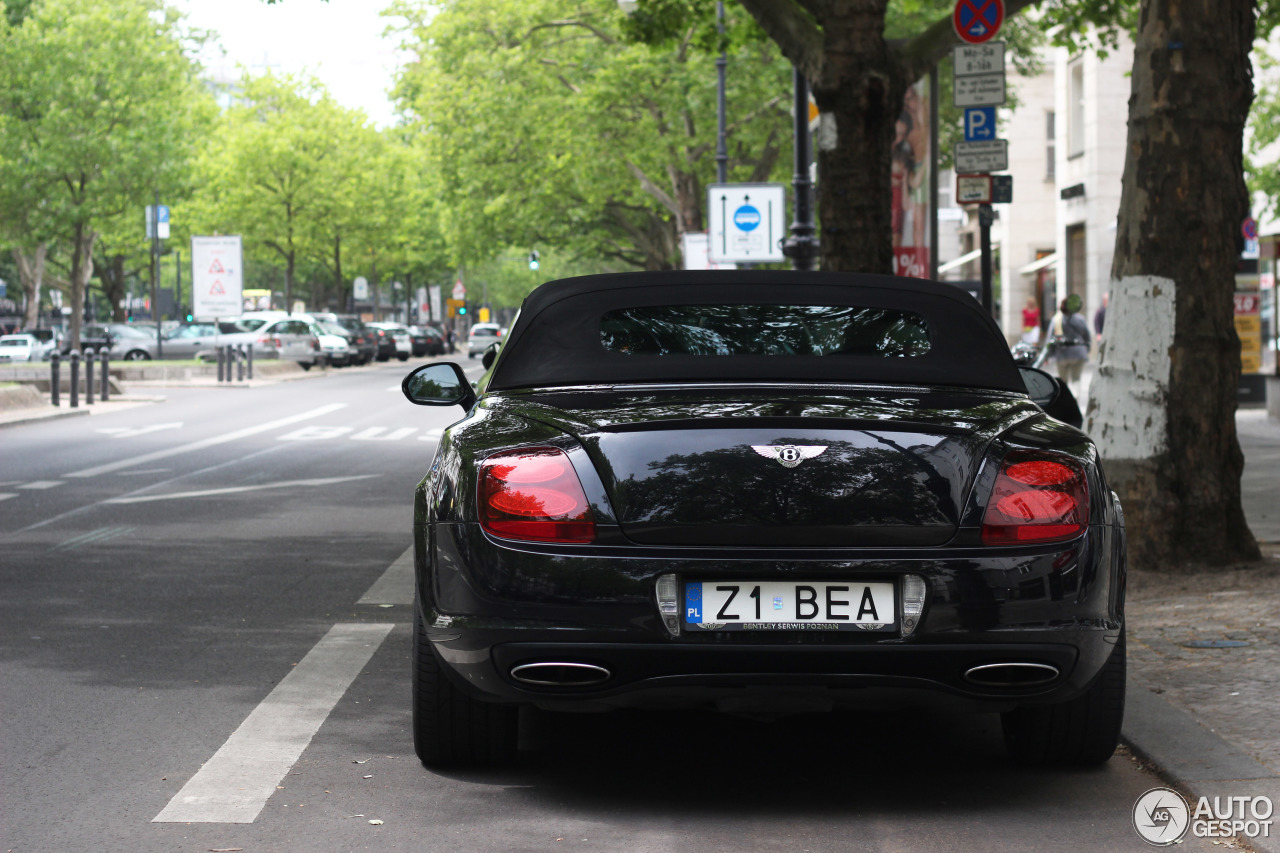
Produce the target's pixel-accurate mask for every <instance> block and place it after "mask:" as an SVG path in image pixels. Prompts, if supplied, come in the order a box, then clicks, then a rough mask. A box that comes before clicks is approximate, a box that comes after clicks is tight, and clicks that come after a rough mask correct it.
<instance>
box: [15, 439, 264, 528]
mask: <svg viewBox="0 0 1280 853" xmlns="http://www.w3.org/2000/svg"><path fill="white" fill-rule="evenodd" d="M285 446H286V445H283V444H273V445H271V446H270V447H264V448H263V449H262V450H255V451H254V452H252V453H246V454H245V455H244V456H241V457H240V458H239V459H230V460H228V461H226V462H219V463H218V464H217V465H210V466H208V467H207V468H200V469H199V470H196V471H192V472H190V473H187V474H179V475H178V476H176V477H170V478H169V479H167V480H161V481H160V482H158V483H150V484H148V485H146V486H141V487H139V488H137V489H134V490H133V491H132V492H125V493H124V495H122V497H126V498H127V497H130V496H131V495H136V494H138V493H139V492H145V491H147V490H148V489H158V488H160V487H161V486H167V485H169V484H170V483H176V482H178V481H179V480H185V479H186V478H187V477H198V476H200V475H201V474H208V473H209V472H210V471H217V470H219V469H221V468H226V467H228V466H231V465H239V464H240V463H242V462H248V461H249V460H250V459H256V458H258V457H259V456H264V455H266V454H268V453H275V452H276V451H277V450H284V448H285ZM107 500H111V499H110V498H108V499H107ZM104 503H106V500H101V501H95V502H93V503H91V504H87V505H85V506H78V507H76V508H75V509H69V510H67V511H66V512H62V513H59V514H57V515H55V516H53V517H52V518H46V519H44V520H43V521H37V522H36V523H35V524H28V525H27V526H26V527H24V528H22V529H21V530H20V531H18V532H19V533H26V532H27V531H29V530H36V529H38V528H41V527H45V526H47V525H50V524H53V523H55V522H58V521H62V520H63V519H64V518H71V517H72V516H75V515H80V514H81V513H85V512H88V511H89V510H91V509H95V508H96V507H99V506H101V505H102V504H104Z"/></svg>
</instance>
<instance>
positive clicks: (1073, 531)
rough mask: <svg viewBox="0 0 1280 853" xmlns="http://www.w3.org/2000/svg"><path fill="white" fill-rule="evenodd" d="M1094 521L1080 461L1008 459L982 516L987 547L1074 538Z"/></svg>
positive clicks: (1027, 458) (1016, 457)
mask: <svg viewBox="0 0 1280 853" xmlns="http://www.w3.org/2000/svg"><path fill="white" fill-rule="evenodd" d="M1088 525H1089V485H1088V482H1087V481H1086V480H1085V477H1084V472H1083V471H1081V470H1080V468H1079V466H1077V465H1076V463H1075V462H1073V461H1070V460H1066V459H1046V458H1043V457H1038V458H1032V457H1027V456H1021V455H1019V456H1015V457H1013V458H1009V459H1005V461H1004V466H1003V467H1002V468H1001V470H1000V476H998V477H997V478H996V484H995V487H994V488H993V489H992V490H991V500H990V501H989V502H988V503H987V511H986V514H985V515H984V516H983V518H982V541H983V543H984V544H986V545H1013V544H1017V543H1031V542H1055V541H1059V540H1063V539H1072V538H1074V537H1076V536H1079V535H1080V534H1081V533H1083V532H1084V529H1085V528H1086V527H1087V526H1088Z"/></svg>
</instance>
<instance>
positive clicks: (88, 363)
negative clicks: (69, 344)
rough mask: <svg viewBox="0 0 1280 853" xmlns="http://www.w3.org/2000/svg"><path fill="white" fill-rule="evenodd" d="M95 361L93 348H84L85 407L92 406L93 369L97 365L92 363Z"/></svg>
mask: <svg viewBox="0 0 1280 853" xmlns="http://www.w3.org/2000/svg"><path fill="white" fill-rule="evenodd" d="M96 360H97V358H96V356H95V354H94V352H93V347H85V350H84V391H85V392H84V402H85V405H86V406H92V405H93V369H94V368H95V367H97V366H98V365H97V364H95V363H94V362H95V361H96Z"/></svg>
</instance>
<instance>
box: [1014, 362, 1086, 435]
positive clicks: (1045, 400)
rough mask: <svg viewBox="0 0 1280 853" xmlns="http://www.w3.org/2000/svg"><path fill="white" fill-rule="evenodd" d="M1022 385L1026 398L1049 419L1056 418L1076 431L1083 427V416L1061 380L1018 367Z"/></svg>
mask: <svg viewBox="0 0 1280 853" xmlns="http://www.w3.org/2000/svg"><path fill="white" fill-rule="evenodd" d="M1018 372H1019V373H1021V374H1022V383H1023V384H1024V385H1026V386H1027V396H1028V397H1030V398H1031V401H1032V402H1033V403H1035V404H1036V405H1037V406H1039V407H1040V408H1042V409H1044V413H1045V414H1046V415H1048V416H1049V417H1051V418H1056V419H1058V420H1060V421H1062V422H1063V423H1065V424H1070V425H1071V426H1073V427H1076V428H1077V429H1081V428H1083V427H1084V415H1082V414H1081V413H1080V404H1079V403H1077V402H1076V398H1075V395H1074V394H1072V393H1071V389H1070V388H1068V387H1067V385H1066V383H1065V382H1063V381H1062V380H1061V379H1057V378H1055V377H1053V376H1050V375H1049V374H1048V373H1045V372H1044V371H1043V370H1040V369H1038V368H1035V367H1019V368H1018Z"/></svg>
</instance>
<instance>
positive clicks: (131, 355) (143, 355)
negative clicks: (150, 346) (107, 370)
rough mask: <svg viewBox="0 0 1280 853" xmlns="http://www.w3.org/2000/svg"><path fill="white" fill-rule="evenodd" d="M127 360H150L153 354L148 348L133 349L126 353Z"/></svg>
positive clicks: (125, 358)
mask: <svg viewBox="0 0 1280 853" xmlns="http://www.w3.org/2000/svg"><path fill="white" fill-rule="evenodd" d="M124 360H125V361H150V360H151V354H150V353H148V352H147V351H146V350H140V349H131V350H129V351H128V352H127V353H125V354H124Z"/></svg>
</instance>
